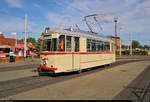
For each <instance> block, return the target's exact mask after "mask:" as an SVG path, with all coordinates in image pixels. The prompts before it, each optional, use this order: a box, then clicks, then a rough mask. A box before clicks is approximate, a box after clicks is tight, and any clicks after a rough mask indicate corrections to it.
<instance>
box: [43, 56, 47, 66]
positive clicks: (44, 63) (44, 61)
mask: <svg viewBox="0 0 150 102" xmlns="http://www.w3.org/2000/svg"><path fill="white" fill-rule="evenodd" d="M46 60H47V58H43V59H42V64H43V65H44V66H45V65H47V62H46Z"/></svg>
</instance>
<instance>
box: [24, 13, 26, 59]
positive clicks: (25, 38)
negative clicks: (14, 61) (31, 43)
mask: <svg viewBox="0 0 150 102" xmlns="http://www.w3.org/2000/svg"><path fill="white" fill-rule="evenodd" d="M24 24H25V25H24V27H25V28H24V30H25V32H24V34H25V36H24V58H26V52H27V14H25V22H24Z"/></svg>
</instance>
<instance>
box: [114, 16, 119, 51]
mask: <svg viewBox="0 0 150 102" xmlns="http://www.w3.org/2000/svg"><path fill="white" fill-rule="evenodd" d="M114 22H115V45H116V53H117V22H118V21H117V18H114Z"/></svg>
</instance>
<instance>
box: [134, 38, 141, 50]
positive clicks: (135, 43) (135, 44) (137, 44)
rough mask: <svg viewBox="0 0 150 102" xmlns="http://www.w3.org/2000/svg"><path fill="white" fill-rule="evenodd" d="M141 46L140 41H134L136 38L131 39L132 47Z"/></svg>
mask: <svg viewBox="0 0 150 102" xmlns="http://www.w3.org/2000/svg"><path fill="white" fill-rule="evenodd" d="M140 47H141V44H140V42H138V41H136V40H133V41H132V48H133V49H135V48H140Z"/></svg>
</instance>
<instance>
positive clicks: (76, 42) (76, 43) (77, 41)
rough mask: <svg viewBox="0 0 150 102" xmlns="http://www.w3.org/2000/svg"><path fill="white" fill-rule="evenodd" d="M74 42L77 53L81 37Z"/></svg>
mask: <svg viewBox="0 0 150 102" xmlns="http://www.w3.org/2000/svg"><path fill="white" fill-rule="evenodd" d="M74 42H75V52H79V37H75V38H74Z"/></svg>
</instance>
